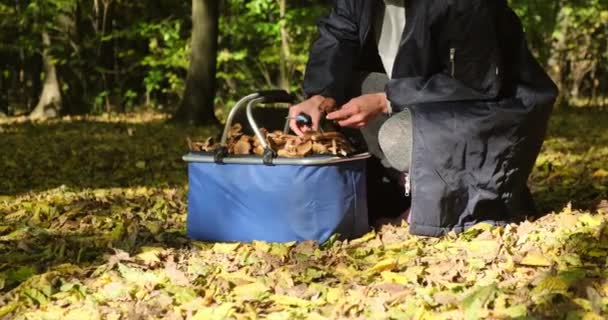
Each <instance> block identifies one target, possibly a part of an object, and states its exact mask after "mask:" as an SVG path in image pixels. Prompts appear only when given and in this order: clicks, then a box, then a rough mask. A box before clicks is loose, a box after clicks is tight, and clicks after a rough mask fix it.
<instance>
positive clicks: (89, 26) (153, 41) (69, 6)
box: [0, 0, 608, 116]
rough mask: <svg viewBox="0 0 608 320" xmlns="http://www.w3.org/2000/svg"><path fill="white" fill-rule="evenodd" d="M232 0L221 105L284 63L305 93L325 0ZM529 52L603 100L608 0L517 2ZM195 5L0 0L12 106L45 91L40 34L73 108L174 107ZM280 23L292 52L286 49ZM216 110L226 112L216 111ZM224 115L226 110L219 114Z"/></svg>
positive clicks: (0, 86)
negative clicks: (284, 7) (46, 36)
mask: <svg viewBox="0 0 608 320" xmlns="http://www.w3.org/2000/svg"><path fill="white" fill-rule="evenodd" d="M285 3H286V5H287V11H286V13H285V15H284V16H281V13H280V8H279V1H278V0H252V1H249V0H247V1H246V0H225V1H222V5H221V19H220V37H219V54H218V62H217V63H218V73H217V77H218V79H219V80H220V81H219V83H218V84H219V87H218V93H217V100H216V102H217V105H218V106H219V107H224V106H228V107H229V106H231V105H232V104H233V103H234V101H235V100H236V99H238V98H240V97H241V96H243V95H245V94H247V93H249V92H251V91H254V90H258V89H265V88H266V89H267V88H276V87H278V86H279V85H280V84H281V83H280V81H279V80H280V79H279V76H280V70H281V66H282V65H284V66H285V69H286V70H285V71H286V77H287V78H288V80H289V85H290V89H291V90H292V91H293V92H296V93H300V94H301V88H300V87H301V82H302V78H303V74H304V69H305V65H306V60H307V56H308V48H309V45H310V43H311V42H312V41H313V40H314V39H315V37H316V36H317V30H316V23H315V22H316V21H317V19H318V18H319V17H321V16H323V15H325V14H326V13H327V12H328V10H329V3H328V2H327V1H321V0H305V1H286V2H285ZM510 3H511V5H512V6H513V7H514V9H515V11H516V12H517V13H518V15H519V16H520V17H521V18H522V21H523V23H524V26H525V29H526V31H527V33H528V37H529V40H530V44H531V47H532V49H533V52H534V53H535V54H536V55H537V56H538V57H539V59H540V61H541V62H542V63H543V64H544V65H545V66H546V68H547V69H548V70H549V71H550V73H551V75H552V76H553V77H554V79H555V80H556V82H557V83H558V84H559V85H560V87H561V89H562V90H561V91H562V94H563V95H564V98H565V99H566V100H565V101H567V102H570V103H574V104H595V105H598V104H605V103H606V98H607V97H606V94H605V92H607V91H608V83H607V82H606V81H605V79H608V77H607V76H608V69H607V68H606V66H607V65H608V42H607V41H604V39H608V0H576V1H525V0H510ZM190 5H191V3H190V1H183V2H177V3H176V2H175V1H173V0H159V1H154V2H141V1H127V0H113V1H94V0H50V1H47V0H44V1H43V0H24V1H2V2H1V3H0V57H1V58H2V59H1V60H0V69H1V70H0V71H1V74H2V77H1V80H2V81H0V90H2V92H6V95H7V97H8V100H9V101H8V103H9V104H10V105H11V107H12V108H11V110H12V113H19V112H26V111H28V110H29V109H31V107H32V105H34V104H35V102H36V99H37V97H38V95H39V93H40V88H41V79H42V78H41V69H42V66H41V60H40V54H41V52H42V50H43V49H44V48H43V46H42V41H41V33H42V32H43V31H44V32H47V33H49V34H50V35H51V46H50V47H49V48H47V49H49V50H50V51H49V52H50V54H51V55H52V57H53V59H54V61H55V63H56V64H57V66H58V71H59V78H60V81H61V83H62V88H63V91H64V92H63V95H64V98H65V99H64V100H65V101H64V102H65V103H66V104H67V105H68V106H67V108H66V109H65V110H66V111H67V112H69V113H86V112H93V113H98V112H106V111H118V112H121V111H131V110H132V109H133V108H134V107H136V106H137V105H142V104H147V105H152V106H160V105H162V106H169V108H168V109H169V110H171V109H172V108H173V107H175V106H176V105H177V103H178V102H179V100H180V99H181V98H182V95H183V90H184V79H185V78H186V73H187V66H188V63H189V51H190V46H189V37H190V27H191V21H190V14H191V12H190V9H191V8H190ZM282 28H283V29H284V30H285V31H286V35H287V38H286V40H287V42H286V47H285V48H287V49H288V51H289V55H288V56H285V55H283V54H282V49H283V48H282V37H281V30H282ZM219 112H220V113H224V112H225V108H220V110H219ZM220 116H221V114H220Z"/></svg>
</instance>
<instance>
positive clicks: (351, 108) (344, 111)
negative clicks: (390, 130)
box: [327, 102, 361, 122]
mask: <svg viewBox="0 0 608 320" xmlns="http://www.w3.org/2000/svg"><path fill="white" fill-rule="evenodd" d="M360 112H361V108H360V107H359V106H358V105H355V104H351V103H350V102H349V103H347V104H345V105H344V106H343V107H342V108H341V109H340V110H338V111H334V112H332V113H330V114H328V115H327V119H328V120H336V121H338V122H339V121H342V120H345V119H348V118H350V117H352V116H355V115H356V114H359V113H360Z"/></svg>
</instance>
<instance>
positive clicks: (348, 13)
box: [303, 0, 360, 101]
mask: <svg viewBox="0 0 608 320" xmlns="http://www.w3.org/2000/svg"><path fill="white" fill-rule="evenodd" d="M355 3H356V1H352V0H336V1H335V5H334V8H333V10H332V11H331V13H330V14H329V16H328V17H326V18H324V19H321V20H320V21H319V24H318V27H319V33H320V35H319V38H318V39H317V40H316V41H315V42H314V43H313V45H312V47H311V50H310V55H309V60H308V64H307V67H306V74H305V77H304V84H303V87H304V93H305V95H306V97H310V96H313V95H317V94H319V95H323V96H325V97H330V98H333V99H335V100H336V101H344V98H345V90H346V88H347V86H348V85H349V82H350V79H351V78H352V77H351V76H352V74H353V68H354V67H355V63H356V60H357V56H358V53H359V46H360V45H359V25H358V17H357V15H356V12H357V10H356V8H355V5H356V4H355Z"/></svg>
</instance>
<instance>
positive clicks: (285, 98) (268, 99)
mask: <svg viewBox="0 0 608 320" xmlns="http://www.w3.org/2000/svg"><path fill="white" fill-rule="evenodd" d="M295 100H296V98H295V96H294V95H292V94H290V93H288V92H286V91H283V90H270V91H260V92H256V93H252V94H250V95H247V96H245V97H244V98H242V99H241V100H239V101H238V102H237V103H236V104H235V106H234V107H233V108H232V110H230V113H229V114H228V118H227V119H226V125H225V126H224V131H223V133H222V138H221V140H220V147H219V148H218V150H216V152H215V153H213V154H209V153H194V152H191V153H189V154H187V155H185V156H183V158H182V159H183V160H184V161H186V162H199V163H211V162H215V163H224V164H264V165H308V166H312V165H329V164H339V163H345V162H351V161H358V160H364V159H368V158H370V157H371V155H370V154H369V153H368V152H365V153H361V154H356V155H353V156H350V157H338V156H312V157H306V158H297V159H293V158H281V157H277V155H276V153H275V152H274V150H272V149H271V148H270V146H269V145H268V143H267V142H266V139H264V135H263V134H262V132H261V131H260V128H259V126H258V124H257V122H256V121H255V118H254V117H253V109H255V107H257V106H258V105H260V104H263V103H293V102H294V101H295ZM243 107H246V112H247V121H248V122H249V126H250V127H251V129H252V130H253V132H254V134H255V135H256V137H257V138H258V139H259V141H260V144H261V145H262V147H263V148H264V154H263V155H262V157H260V156H228V148H227V147H228V145H227V141H228V136H229V133H230V128H232V122H233V121H234V118H235V117H236V115H237V114H238V112H239V111H240V110H241V109H242V108H243ZM288 131H289V119H287V121H286V122H285V128H284V132H288Z"/></svg>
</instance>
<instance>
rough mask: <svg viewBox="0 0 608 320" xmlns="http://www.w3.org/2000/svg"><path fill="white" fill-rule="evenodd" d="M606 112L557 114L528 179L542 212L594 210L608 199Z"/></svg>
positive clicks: (565, 112)
mask: <svg viewBox="0 0 608 320" xmlns="http://www.w3.org/2000/svg"><path fill="white" fill-rule="evenodd" d="M607 129H608V112H606V111H598V110H593V109H578V110H577V109H574V110H568V111H562V112H556V113H555V114H554V115H553V117H552V118H551V123H550V126H549V131H548V135H547V139H546V141H545V144H544V146H543V149H542V152H541V154H540V156H539V158H538V160H537V162H536V166H535V169H534V171H533V173H532V176H531V178H530V185H531V187H532V192H533V194H534V196H535V198H536V200H537V203H538V206H539V208H540V210H541V212H551V211H560V210H561V209H562V208H563V207H564V206H566V205H567V204H568V203H572V206H573V207H575V208H580V209H590V210H593V209H595V208H596V207H597V206H598V204H599V202H600V201H601V200H605V199H608V130H607Z"/></svg>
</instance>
